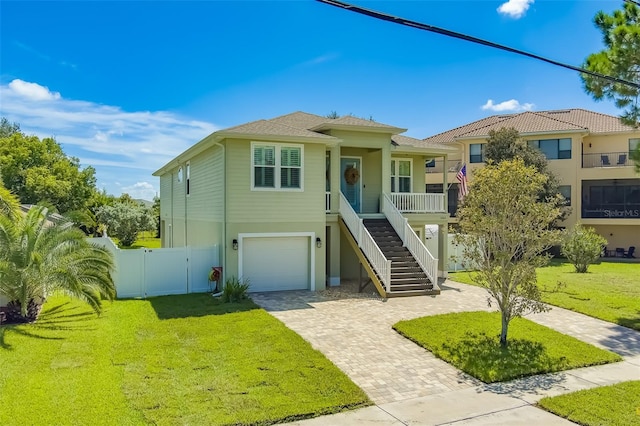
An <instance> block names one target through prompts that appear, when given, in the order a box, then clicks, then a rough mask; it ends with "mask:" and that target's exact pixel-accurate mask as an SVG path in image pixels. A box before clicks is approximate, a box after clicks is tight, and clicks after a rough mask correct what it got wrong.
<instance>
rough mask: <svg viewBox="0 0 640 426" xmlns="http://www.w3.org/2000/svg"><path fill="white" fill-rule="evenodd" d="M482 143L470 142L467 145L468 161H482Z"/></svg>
mask: <svg viewBox="0 0 640 426" xmlns="http://www.w3.org/2000/svg"><path fill="white" fill-rule="evenodd" d="M484 145H485V144H483V143H472V144H471V145H469V162H470V163H484Z"/></svg>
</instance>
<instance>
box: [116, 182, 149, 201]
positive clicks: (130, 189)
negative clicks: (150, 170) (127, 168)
mask: <svg viewBox="0 0 640 426" xmlns="http://www.w3.org/2000/svg"><path fill="white" fill-rule="evenodd" d="M122 192H123V193H124V192H126V193H127V194H129V195H131V198H141V199H143V200H149V201H151V200H153V197H155V196H156V194H157V193H158V190H157V189H156V188H155V187H154V186H153V185H152V184H150V183H149V182H136V183H135V184H133V185H130V186H125V187H123V188H122Z"/></svg>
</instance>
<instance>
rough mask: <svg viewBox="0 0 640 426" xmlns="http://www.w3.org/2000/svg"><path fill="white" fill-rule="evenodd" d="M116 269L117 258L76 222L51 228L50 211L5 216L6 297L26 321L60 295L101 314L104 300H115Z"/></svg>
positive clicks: (0, 254) (1, 278)
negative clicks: (51, 297) (46, 301)
mask: <svg viewBox="0 0 640 426" xmlns="http://www.w3.org/2000/svg"><path fill="white" fill-rule="evenodd" d="M113 268H114V260H113V255H112V254H111V252H109V251H108V250H107V249H105V248H102V247H100V246H97V245H94V244H92V243H90V242H88V240H87V239H85V236H84V234H83V233H82V232H81V231H80V230H78V229H75V228H74V227H73V226H72V224H71V223H70V222H66V223H51V222H49V221H48V220H47V209H46V208H44V207H34V208H32V209H31V210H29V212H28V213H27V214H26V215H24V216H20V217H19V218H18V219H17V220H16V219H11V218H9V217H8V216H7V215H4V214H2V215H0V294H2V295H3V296H5V297H6V298H7V299H9V300H10V301H11V302H10V305H11V306H14V307H15V308H16V310H17V311H18V312H19V314H20V315H21V316H22V317H27V313H28V311H29V307H30V305H33V304H34V303H35V304H39V303H41V301H42V300H43V299H44V298H45V297H47V296H48V295H50V294H52V293H54V292H62V293H65V294H67V295H69V296H72V297H75V298H78V299H80V300H83V301H85V302H87V303H88V304H89V305H90V306H91V307H92V308H93V309H94V310H95V311H96V313H100V311H101V300H102V299H103V298H106V299H113V297H115V286H114V283H113V280H112V278H111V275H110V273H111V271H112V270H113ZM31 314H32V316H33V315H35V314H37V310H36V311H33V312H31ZM27 319H29V320H33V319H35V318H33V317H31V318H27Z"/></svg>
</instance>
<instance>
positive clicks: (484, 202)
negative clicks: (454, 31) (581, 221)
mask: <svg viewBox="0 0 640 426" xmlns="http://www.w3.org/2000/svg"><path fill="white" fill-rule="evenodd" d="M514 176H517V179H514ZM547 179H548V177H547V176H546V175H543V174H541V173H539V172H538V171H537V170H536V169H535V167H533V166H526V165H525V164H524V162H523V160H522V159H520V158H517V159H515V160H504V161H501V162H500V163H499V164H488V165H487V166H486V167H483V168H482V169H479V170H478V171H476V173H475V175H474V179H473V181H472V182H471V185H470V190H469V194H468V195H467V196H466V197H465V198H464V201H463V203H462V206H461V207H460V208H459V209H458V212H457V216H458V219H459V224H460V232H459V233H458V234H457V235H456V241H457V242H458V243H460V244H462V246H463V247H464V248H463V258H464V260H463V263H464V264H465V266H466V267H468V268H472V269H475V270H476V271H475V272H474V273H472V275H471V277H472V279H473V281H474V282H475V283H476V284H478V285H480V286H482V287H484V288H486V289H487V291H488V293H489V295H490V298H489V299H488V302H489V306H491V304H492V303H493V302H495V303H496V304H497V306H498V309H499V310H500V312H501V315H502V331H501V333H500V344H501V345H503V346H506V345H507V334H508V328H509V322H510V321H511V320H512V319H513V318H514V317H519V316H522V315H525V314H527V313H535V312H542V311H545V310H546V309H547V308H546V306H545V305H544V304H543V303H542V302H541V301H540V291H539V289H538V286H537V283H536V268H537V267H540V266H543V265H545V264H546V263H547V261H548V257H547V256H545V255H543V254H542V253H543V252H544V250H546V249H548V248H549V247H551V246H552V245H553V244H554V243H556V242H558V241H559V236H560V231H559V230H554V229H552V228H551V227H550V224H551V223H552V222H553V221H554V220H555V219H556V218H557V217H558V214H559V208H558V207H557V204H556V203H555V202H554V201H553V200H551V201H549V200H546V199H540V197H539V194H540V191H542V190H543V188H544V186H545V184H546V181H547Z"/></svg>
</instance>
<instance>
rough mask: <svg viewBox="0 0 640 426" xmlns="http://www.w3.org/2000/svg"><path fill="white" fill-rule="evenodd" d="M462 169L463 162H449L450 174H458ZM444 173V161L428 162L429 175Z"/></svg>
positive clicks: (427, 170)
mask: <svg viewBox="0 0 640 426" xmlns="http://www.w3.org/2000/svg"><path fill="white" fill-rule="evenodd" d="M460 167H462V161H461V160H447V170H448V171H449V173H458V170H460ZM443 171H444V161H443V160H432V161H429V162H427V165H426V172H427V173H442V172H443Z"/></svg>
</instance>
